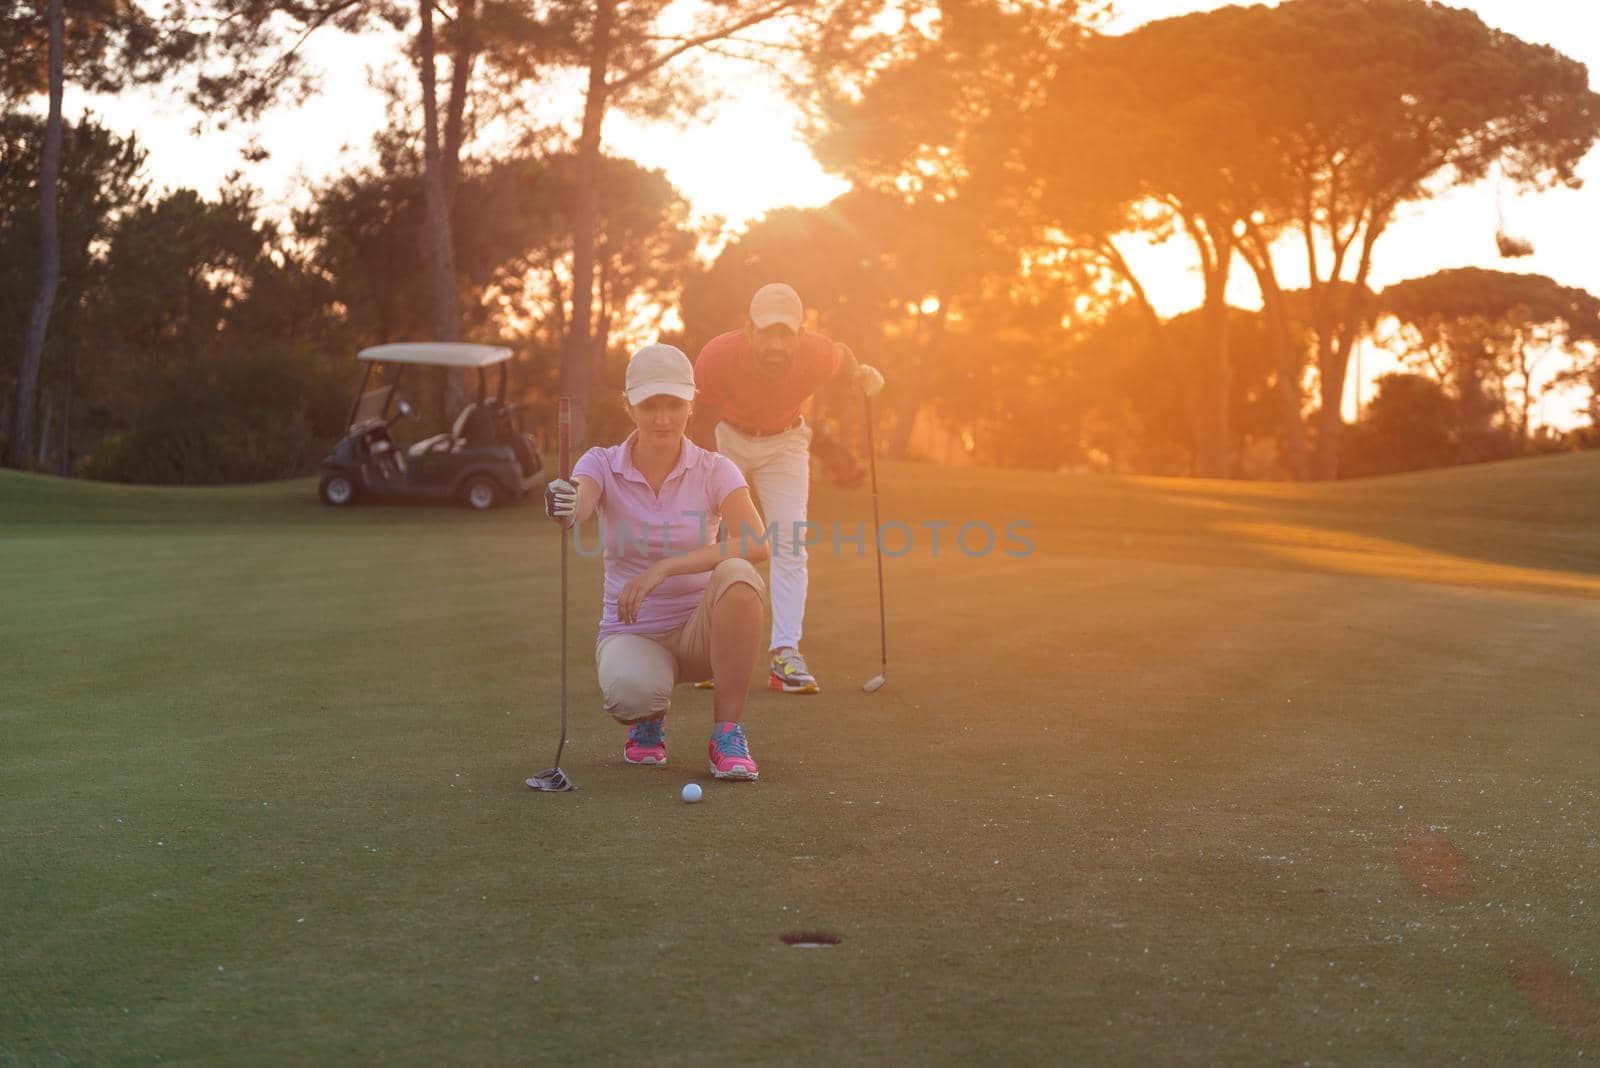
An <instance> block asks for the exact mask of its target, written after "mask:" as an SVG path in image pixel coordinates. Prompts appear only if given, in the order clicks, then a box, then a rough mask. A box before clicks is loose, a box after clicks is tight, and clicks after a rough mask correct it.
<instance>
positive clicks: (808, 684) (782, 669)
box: [767, 649, 819, 693]
mask: <svg viewBox="0 0 1600 1068" xmlns="http://www.w3.org/2000/svg"><path fill="white" fill-rule="evenodd" d="M767 689H769V690H782V691H783V692H784V693H816V692H817V691H818V689H819V687H818V686H817V678H816V676H815V675H813V674H811V669H810V668H808V667H806V658H805V657H803V656H801V655H800V650H798V649H785V650H783V651H782V652H781V653H778V654H776V655H775V656H773V658H772V673H771V674H770V675H768V676H767Z"/></svg>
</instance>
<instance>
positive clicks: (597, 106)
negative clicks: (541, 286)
mask: <svg viewBox="0 0 1600 1068" xmlns="http://www.w3.org/2000/svg"><path fill="white" fill-rule="evenodd" d="M615 17H616V0H598V2H597V3H596V5H595V19H594V33H593V39H592V40H591V41H590V46H589V91H588V94H587V96H586V97H585V98H584V103H583V132H582V133H581V134H580V135H579V137H578V155H577V159H576V161H575V174H574V181H575V183H576V193H577V204H576V205H575V210H574V211H573V216H572V317H571V319H570V320H568V323H567V343H566V348H565V351H564V352H563V353H562V357H561V391H562V393H563V394H565V395H566V396H568V397H570V398H572V447H573V449H574V450H575V454H580V453H582V451H583V450H584V449H586V448H588V445H589V390H590V383H591V378H590V374H589V372H590V367H591V363H592V357H591V356H590V347H591V345H592V331H593V329H594V324H593V314H594V247H595V229H596V227H597V225H598V222H599V216H600V192H599V190H598V189H597V188H596V181H597V179H598V178H599V174H600V126H601V124H602V123H603V122H604V121H605V115H606V106H607V104H608V103H609V101H608V100H607V93H608V91H609V87H608V86H607V84H606V76H607V73H608V72H609V70H610V66H611V30H612V23H613V21H614V19H615Z"/></svg>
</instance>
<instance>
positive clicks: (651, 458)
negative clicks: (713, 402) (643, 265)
mask: <svg viewBox="0 0 1600 1068" xmlns="http://www.w3.org/2000/svg"><path fill="white" fill-rule="evenodd" d="M625 393H626V398H627V408H628V414H629V415H630V416H631V417H632V419H633V423H634V427H635V429H634V431H633V433H631V434H629V435H628V438H627V440H626V441H624V442H622V444H620V445H612V446H610V447H606V448H601V447H596V448H592V449H590V450H589V451H588V452H586V453H584V454H583V456H582V457H581V458H580V459H579V460H578V462H577V464H576V465H575V466H574V467H573V471H572V481H571V482H567V481H565V480H562V479H556V480H555V481H552V482H551V483H550V484H549V486H548V488H547V489H546V491H545V511H546V512H547V513H548V514H549V515H550V516H551V517H552V518H554V519H556V520H558V521H560V522H562V523H568V524H574V523H576V524H581V523H583V522H584V521H586V520H587V519H588V518H589V517H590V516H594V515H598V516H599V518H600V538H601V542H602V545H603V550H604V561H605V601H604V609H603V611H602V613H601V617H600V635H599V641H598V643H597V645H596V648H595V660H596V662H597V664H598V667H599V672H600V690H601V693H602V694H603V695H604V699H605V709H606V711H607V712H609V713H610V714H611V715H612V716H613V717H614V718H615V719H616V720H617V721H618V722H621V723H625V724H628V725H629V728H628V740H627V742H626V744H625V745H624V747H623V759H624V760H626V761H627V762H628V763H629V764H652V765H663V764H665V763H666V762H667V748H666V732H665V723H666V716H667V713H668V712H669V711H671V709H672V689H673V687H674V686H677V685H680V684H682V683H686V682H693V681H694V680H697V679H705V678H712V677H715V678H716V679H717V681H718V683H719V685H718V686H717V688H716V691H715V697H714V704H715V710H714V713H713V720H714V722H713V723H712V727H711V741H710V743H709V746H708V749H709V754H710V764H711V774H713V775H715V776H716V777H717V778H719V779H735V780H743V781H754V780H755V779H756V777H757V776H758V775H759V774H760V771H759V769H758V768H757V766H756V762H755V759H754V758H753V757H752V756H751V755H750V746H749V743H748V741H747V740H746V739H745V734H744V727H743V726H742V724H741V721H742V720H743V718H744V710H745V698H746V695H747V692H748V690H749V680H750V677H751V675H752V673H753V672H754V670H755V665H756V660H757V658H758V657H759V656H760V655H761V651H762V649H761V636H762V622H763V603H764V598H765V596H766V587H765V586H764V585H763V583H762V581H761V576H760V575H759V574H757V572H756V569H755V566H754V565H755V564H758V563H760V562H761V561H762V560H764V559H766V557H767V551H768V550H767V542H766V540H765V539H764V538H763V537H762V534H763V526H762V523H761V516H760V514H759V513H758V512H757V511H756V507H755V504H754V502H752V501H751V499H750V490H749V487H748V486H747V485H746V484H745V480H744V476H743V475H742V474H740V473H739V469H738V468H737V467H736V466H735V465H734V463H733V461H731V460H729V459H727V458H726V457H724V456H722V455H720V454H719V453H714V452H709V451H707V450H705V449H702V448H700V447H699V446H698V445H696V444H695V443H694V442H692V441H690V440H689V439H688V437H687V436H686V435H685V434H684V429H685V427H686V426H687V425H688V422H689V415H690V412H691V410H692V408H693V404H694V395H695V385H694V368H693V366H692V365H691V364H690V363H689V358H688V357H687V356H685V355H684V354H683V353H682V352H681V351H679V350H678V349H676V348H673V347H672V346H671V345H648V346H646V347H645V348H642V349H640V350H639V351H638V352H636V353H634V354H633V357H632V359H630V360H629V361H628V374H627V382H626V389H625ZM719 525H722V526H723V527H724V528H725V530H726V532H727V533H726V536H725V537H724V538H723V539H722V540H719V539H718V527H719ZM723 680H727V681H726V683H724V681H723ZM741 683H742V684H741Z"/></svg>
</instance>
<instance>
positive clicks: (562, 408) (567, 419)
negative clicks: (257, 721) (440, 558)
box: [528, 397, 576, 793]
mask: <svg viewBox="0 0 1600 1068" xmlns="http://www.w3.org/2000/svg"><path fill="white" fill-rule="evenodd" d="M556 410H557V416H556V433H557V436H558V438H559V440H560V443H561V444H560V448H561V477H562V478H564V479H568V480H569V481H570V480H571V477H572V470H571V467H572V402H571V401H570V400H568V399H567V398H566V397H562V398H561V399H560V400H559V401H557V409H556ZM574 519H576V517H574ZM570 529H571V526H570V523H562V524H561V741H560V743H558V744H557V745H556V759H555V765H554V766H553V767H551V768H550V769H548V770H546V771H541V772H540V773H539V774H537V775H535V776H534V777H533V778H531V779H529V780H528V788H529V789H530V790H543V791H545V792H546V793H564V792H566V791H568V790H572V789H575V788H576V787H575V784H574V783H573V781H572V780H571V779H569V778H567V773H566V772H564V771H562V770H561V752H562V750H564V749H566V747H567V531H568V530H570Z"/></svg>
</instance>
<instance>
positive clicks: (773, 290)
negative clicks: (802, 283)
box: [750, 282, 805, 333]
mask: <svg viewBox="0 0 1600 1068" xmlns="http://www.w3.org/2000/svg"><path fill="white" fill-rule="evenodd" d="M804 317H805V310H804V309H803V308H802V307H801V306H800V294H798V293H796V292H795V291H794V287H793V286H786V285H784V284H783V283H782V282H773V283H772V284H770V285H764V286H762V287H761V288H760V289H758V290H756V295H755V296H754V297H752V298H750V321H751V322H752V323H755V324H756V329H757V330H764V329H766V328H767V327H769V326H771V325H772V324H773V323H783V324H784V325H785V326H787V327H788V328H789V329H790V330H793V331H795V332H796V333H799V331H800V323H801V321H802V319H803V318H804Z"/></svg>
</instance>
